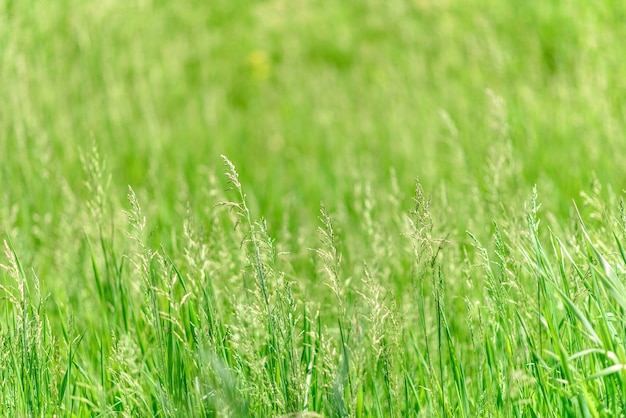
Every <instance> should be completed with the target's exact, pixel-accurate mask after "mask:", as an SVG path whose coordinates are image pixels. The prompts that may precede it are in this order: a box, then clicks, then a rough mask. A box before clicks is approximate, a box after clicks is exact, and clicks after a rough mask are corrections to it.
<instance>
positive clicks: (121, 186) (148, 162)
mask: <svg viewBox="0 0 626 418" xmlns="http://www.w3.org/2000/svg"><path fill="white" fill-rule="evenodd" d="M0 11H1V12H0V54H1V55H0V61H1V65H0V97H1V98H2V100H0V189H1V190H2V192H1V193H0V198H1V199H2V207H3V212H2V213H3V216H4V217H5V218H15V223H11V224H12V225H15V226H17V227H19V228H20V229H21V230H22V231H30V230H33V229H34V230H37V231H39V233H40V234H41V235H46V234H48V235H50V234H54V233H55V232H54V231H55V226H56V225H58V224H59V223H58V222H56V221H55V219H58V218H59V216H62V214H63V213H65V214H66V215H67V213H68V211H69V213H71V210H70V209H69V208H68V206H69V205H70V203H69V202H70V201H71V198H70V197H69V196H70V195H71V196H78V197H79V198H80V197H81V196H83V197H84V196H85V188H84V184H83V183H84V181H85V171H84V169H83V164H82V163H81V159H80V155H81V152H82V153H85V152H87V151H89V150H91V147H92V144H94V143H95V144H96V147H97V149H98V150H99V152H100V154H101V156H102V159H103V160H105V161H106V164H107V166H106V168H107V172H108V173H110V175H111V186H110V188H109V189H108V193H109V195H110V197H111V199H112V200H113V201H114V202H118V203H119V204H120V205H125V204H126V192H127V186H128V185H131V186H132V187H133V189H135V190H136V191H137V193H138V195H139V196H140V198H141V200H142V202H143V204H144V209H145V210H146V211H147V212H148V213H149V214H150V217H149V218H150V220H151V221H152V222H153V228H154V231H155V233H157V234H159V233H160V232H159V231H163V230H165V231H166V232H165V234H168V233H169V232H167V231H169V228H168V225H171V224H172V223H174V222H176V219H177V218H180V217H181V216H183V215H184V212H185V207H186V206H185V205H186V202H189V203H190V205H191V208H192V209H194V210H199V206H201V205H204V204H206V202H205V201H203V200H202V199H200V198H199V197H198V196H199V195H200V194H201V190H202V189H203V187H204V186H205V185H206V184H207V182H209V177H210V174H211V173H214V174H215V173H217V176H218V177H217V182H218V184H223V183H224V182H223V177H220V173H221V172H222V171H223V167H222V160H221V158H220V155H221V154H224V155H226V156H228V157H229V158H230V159H231V160H232V161H233V162H234V163H235V165H236V166H237V168H238V170H239V172H240V175H241V178H242V183H243V184H244V187H245V188H246V193H247V196H248V199H249V203H250V205H251V207H252V208H253V213H255V214H256V215H258V216H259V217H264V218H266V219H268V221H269V228H270V229H271V230H273V231H278V230H280V229H281V228H287V229H290V230H292V231H295V230H297V228H298V227H299V226H302V225H307V224H310V225H314V224H316V223H317V214H318V211H319V204H320V202H324V203H325V204H326V205H327V206H328V207H329V208H330V209H331V211H332V210H334V211H336V212H341V213H345V214H346V216H345V219H344V221H345V222H348V223H349V222H351V220H350V219H351V218H350V207H351V205H352V204H353V203H352V202H354V200H355V193H357V191H358V190H357V189H358V187H357V186H358V185H363V184H367V185H368V186H369V187H371V189H372V190H373V191H374V194H376V193H378V192H379V191H381V190H385V191H393V190H392V189H393V187H392V183H395V181H396V180H394V179H397V184H398V189H397V190H399V191H400V192H401V193H400V195H399V196H398V199H400V200H401V201H402V202H404V203H406V204H407V205H408V206H406V205H405V207H410V197H411V194H412V189H413V181H414V179H415V178H416V177H419V179H420V181H421V182H422V184H423V185H424V188H425V190H426V192H427V194H428V195H430V196H432V199H433V205H434V206H435V208H436V211H438V212H439V213H441V218H442V219H441V222H446V223H448V228H449V229H453V230H457V231H459V234H460V235H463V234H464V231H465V230H466V229H468V228H469V229H474V230H476V229H478V230H480V229H481V228H480V227H475V226H474V225H472V219H473V218H474V215H473V214H475V213H476V212H477V211H481V210H483V209H481V208H484V206H485V202H487V201H491V202H492V203H493V202H496V201H498V200H499V199H500V198H501V196H499V195H502V194H504V195H507V196H509V198H510V196H511V195H512V194H518V193H519V194H521V195H523V196H524V198H527V197H528V196H529V195H530V191H531V188H532V186H533V185H535V184H537V185H538V191H539V196H540V199H541V201H542V203H543V207H544V208H546V209H549V210H550V211H552V212H554V213H556V214H557V215H559V216H565V215H568V214H569V212H570V210H571V207H572V204H571V202H572V199H574V200H577V199H579V192H580V191H581V190H583V189H585V188H589V187H590V184H591V183H592V181H593V180H594V178H597V179H598V180H599V182H600V183H601V184H609V185H612V187H613V188H614V189H616V190H621V189H622V188H623V187H624V185H625V182H626V180H625V176H624V174H625V170H626V168H625V167H626V165H625V164H624V163H623V162H624V159H623V156H624V152H625V151H626V141H625V140H624V132H626V129H625V128H626V126H625V124H626V123H625V109H626V105H625V101H624V100H623V97H624V91H625V87H626V86H625V84H626V77H625V71H626V67H625V65H624V63H625V61H624V54H623V48H622V47H621V43H622V41H623V39H626V27H625V26H624V25H623V24H622V22H623V20H624V18H625V17H626V9H625V8H624V7H623V5H622V4H621V2H613V1H602V2H593V3H589V2H586V1H576V0H569V1H565V2H543V1H529V2H500V1H490V0H487V1H484V0H481V1H477V0H469V1H462V2H461V1H428V0H414V1H398V0H391V1H389V0H385V1H378V0H368V1H359V2H331V1H320V0H295V1H283V0H268V1H237V0H228V1H221V0H215V1H210V2H201V1H149V0H137V1H115V0H105V1H98V2H86V1H71V0H64V1H55V2H46V3H42V2H32V1H7V0H5V1H2V2H1V3H0ZM42 178H43V179H45V181H41V179H42ZM64 196H65V197H64ZM487 203H488V202H487ZM75 204H78V205H79V204H80V199H79V200H78V203H76V202H75ZM113 206H114V207H115V205H113ZM126 206H127V204H126ZM11 208H13V209H11ZM445 213H448V214H450V215H449V216H444V214H445ZM286 214H288V216H287V215H286ZM479 219H482V218H479ZM348 226H349V224H348Z"/></svg>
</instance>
